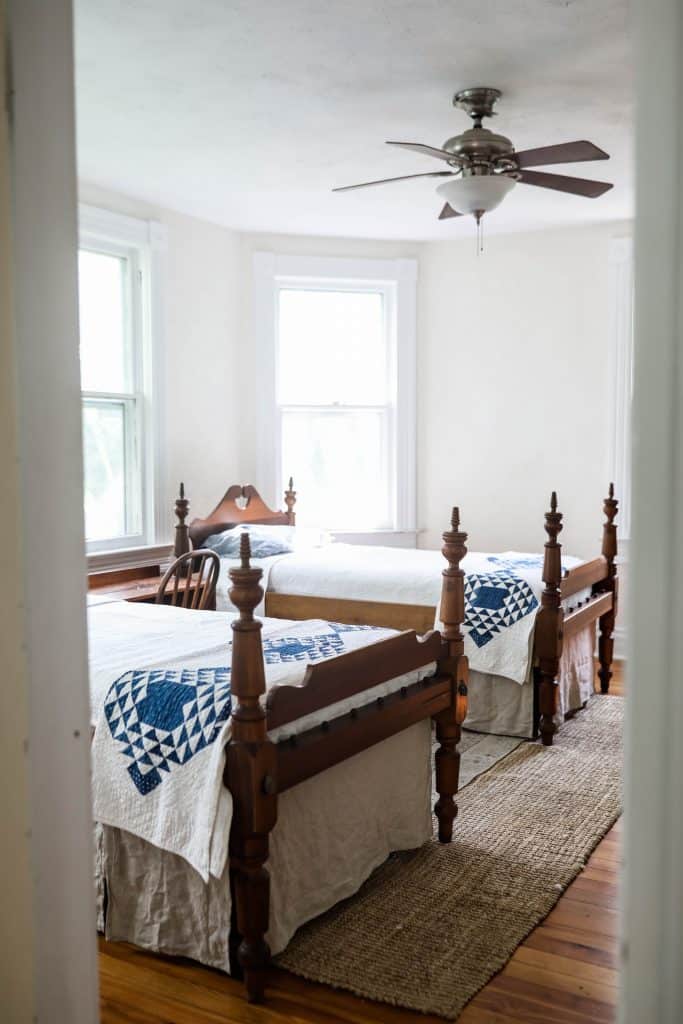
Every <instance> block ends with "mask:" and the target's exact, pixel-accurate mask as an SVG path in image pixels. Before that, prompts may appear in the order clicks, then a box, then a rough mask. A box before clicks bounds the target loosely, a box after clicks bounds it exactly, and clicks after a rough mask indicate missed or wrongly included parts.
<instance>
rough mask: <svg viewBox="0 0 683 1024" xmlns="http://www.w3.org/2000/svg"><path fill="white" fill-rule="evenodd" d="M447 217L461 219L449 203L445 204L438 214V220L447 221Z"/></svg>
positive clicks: (460, 215) (459, 214)
mask: <svg viewBox="0 0 683 1024" xmlns="http://www.w3.org/2000/svg"><path fill="white" fill-rule="evenodd" d="M449 217H462V214H461V213H458V211H457V210H454V209H453V207H452V206H451V205H450V203H446V205H445V206H444V208H443V210H442V211H441V213H440V214H439V220H447V219H448V218H449Z"/></svg>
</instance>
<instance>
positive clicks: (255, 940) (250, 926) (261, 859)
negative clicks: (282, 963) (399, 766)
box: [232, 836, 270, 1003]
mask: <svg viewBox="0 0 683 1024" xmlns="http://www.w3.org/2000/svg"><path fill="white" fill-rule="evenodd" d="M237 845H238V847H239V850H237V851H235V852H234V853H233V856H232V865H233V870H234V892H235V902H236V904H237V908H236V909H237V915H236V916H237V929H238V932H239V934H240V936H241V941H240V944H239V947H238V949H237V959H238V962H239V965H240V967H241V969H242V980H243V982H244V987H245V989H246V991H247V999H248V1001H249V1002H250V1003H262V1002H263V999H264V995H265V990H266V972H267V969H268V964H269V962H270V949H269V947H268V943H267V942H266V940H265V935H266V932H267V930H268V917H269V910H270V876H269V874H268V871H267V870H266V868H265V867H264V864H265V862H266V860H267V859H268V837H267V836H249V837H247V838H246V839H245V840H244V842H239V843H238V844H237Z"/></svg>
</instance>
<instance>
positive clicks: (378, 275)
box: [253, 252, 417, 545]
mask: <svg viewBox="0 0 683 1024" xmlns="http://www.w3.org/2000/svg"><path fill="white" fill-rule="evenodd" d="M253 266H254V322H255V330H256V345H257V352H258V356H259V364H260V366H261V367H263V371H264V372H263V373H262V374H259V391H260V402H259V421H258V424H257V435H258V441H259V446H258V462H257V467H258V484H259V487H260V489H261V490H262V493H264V494H265V495H267V496H268V498H269V499H270V502H271V503H274V504H275V506H278V503H279V502H281V499H282V495H281V494H280V490H281V484H282V481H284V480H286V479H287V476H288V473H289V471H288V469H287V467H285V466H281V465H280V460H281V451H282V429H281V425H282V417H281V407H280V404H279V396H278V394H277V381H278V373H277V369H278V368H277V353H278V344H277V330H278V314H279V310H278V300H279V292H280V290H282V289H290V288H300V289H302V290H319V291H355V292H358V291H371V292H381V294H382V296H383V301H384V310H385V325H386V330H387V334H388V337H387V341H388V343H389V357H390V368H389V373H390V378H393V379H392V381H391V383H392V385H393V386H392V388H391V389H390V391H391V392H393V394H390V396H389V401H388V402H387V403H386V406H382V407H381V408H385V407H386V408H387V409H388V416H387V420H388V422H387V433H388V435H389V436H388V448H389V452H388V459H389V466H388V484H389V508H390V524H389V527H388V528H387V529H370V530H345V529H343V528H341V529H335V531H334V532H335V535H336V536H337V537H348V538H349V539H360V538H362V539H363V540H364V541H366V542H367V541H372V540H375V541H376V542H380V541H381V542H382V543H387V542H394V543H395V542H397V541H398V542H401V543H403V542H405V543H408V544H412V545H414V544H415V543H416V533H417V507H416V506H417V487H416V437H415V433H416V381H415V374H416V289H417V261H416V260H414V259H395V260H377V259H354V258H335V257H326V256H307V257H304V256H290V255H285V254H276V253H267V252H257V253H254V260H253ZM291 408H294V407H291ZM311 408H312V409H316V410H318V411H320V410H324V409H328V408H329V409H334V406H328V405H324V406H312V407H311ZM340 408H341V409H344V410H349V411H351V410H352V409H355V408H356V406H341V407H340ZM358 408H361V407H360V406H359V407H358ZM368 408H372V409H376V408H380V407H379V406H375V405H373V406H369V407H368ZM295 484H296V481H295ZM351 487H352V484H350V488H349V502H354V501H356V500H358V499H359V497H360V496H357V495H354V494H353V492H352V490H351ZM302 499H303V500H305V496H303V495H302Z"/></svg>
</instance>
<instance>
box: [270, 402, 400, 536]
mask: <svg viewBox="0 0 683 1024" xmlns="http://www.w3.org/2000/svg"><path fill="white" fill-rule="evenodd" d="M368 412H369V413H374V414H375V415H376V416H377V419H378V422H379V427H380V463H379V466H378V471H379V476H380V478H381V479H382V480H383V481H384V483H385V486H386V491H385V492H384V501H385V507H386V517H385V518H381V519H380V520H378V521H377V522H375V523H373V524H367V523H365V524H363V523H361V522H358V523H356V524H353V523H351V522H349V519H348V518H347V519H346V520H345V519H344V518H343V516H344V513H345V510H346V509H347V508H348V507H349V503H351V505H352V506H353V507H357V504H358V502H362V500H363V499H362V494H356V493H354V488H355V487H357V486H358V484H357V481H356V482H355V484H354V485H353V486H350V483H349V481H348V480H345V481H344V487H345V492H346V495H348V498H347V500H344V501H342V500H340V501H338V502H337V503H335V504H334V505H333V508H332V512H331V513H330V514H331V516H332V517H335V516H336V515H337V514H339V515H340V516H341V517H342V518H340V519H339V520H337V519H336V518H330V519H327V520H326V521H325V522H313V521H312V519H311V517H308V516H307V515H306V512H305V511H304V512H303V513H302V512H300V513H299V520H300V521H301V522H310V524H311V525H315V526H319V527H324V528H325V529H328V530H333V531H336V532H343V531H348V530H349V529H351V530H354V529H356V530H361V529H362V530H393V529H395V518H396V511H395V510H396V460H395V453H396V443H395V433H396V432H395V410H394V408H393V406H391V405H329V406H320V405H282V406H278V409H277V436H278V450H277V474H278V480H279V490H280V492H281V493H283V492H284V490H285V489H286V487H287V482H288V480H289V477H290V476H291V475H292V474H293V473H295V467H292V466H291V465H286V464H285V460H284V444H285V432H284V430H283V420H284V417H285V416H286V415H287V414H288V413H289V414H294V415H296V416H304V417H305V416H307V415H310V416H311V417H312V418H315V419H318V418H319V417H321V416H323V417H326V416H329V417H335V418H337V419H346V418H349V419H351V418H353V417H354V416H355V415H357V414H358V413H368ZM322 504H323V505H324V504H325V502H323V503H322Z"/></svg>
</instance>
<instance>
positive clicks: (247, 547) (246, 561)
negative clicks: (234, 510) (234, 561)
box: [240, 530, 251, 569]
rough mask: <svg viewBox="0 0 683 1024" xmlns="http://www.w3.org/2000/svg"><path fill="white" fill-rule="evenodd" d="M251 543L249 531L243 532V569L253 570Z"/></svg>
mask: <svg viewBox="0 0 683 1024" xmlns="http://www.w3.org/2000/svg"><path fill="white" fill-rule="evenodd" d="M250 559H251V541H250V539H249V533H248V531H247V530H242V535H241V537H240V562H241V563H242V564H241V565H240V568H241V569H251V562H250Z"/></svg>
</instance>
